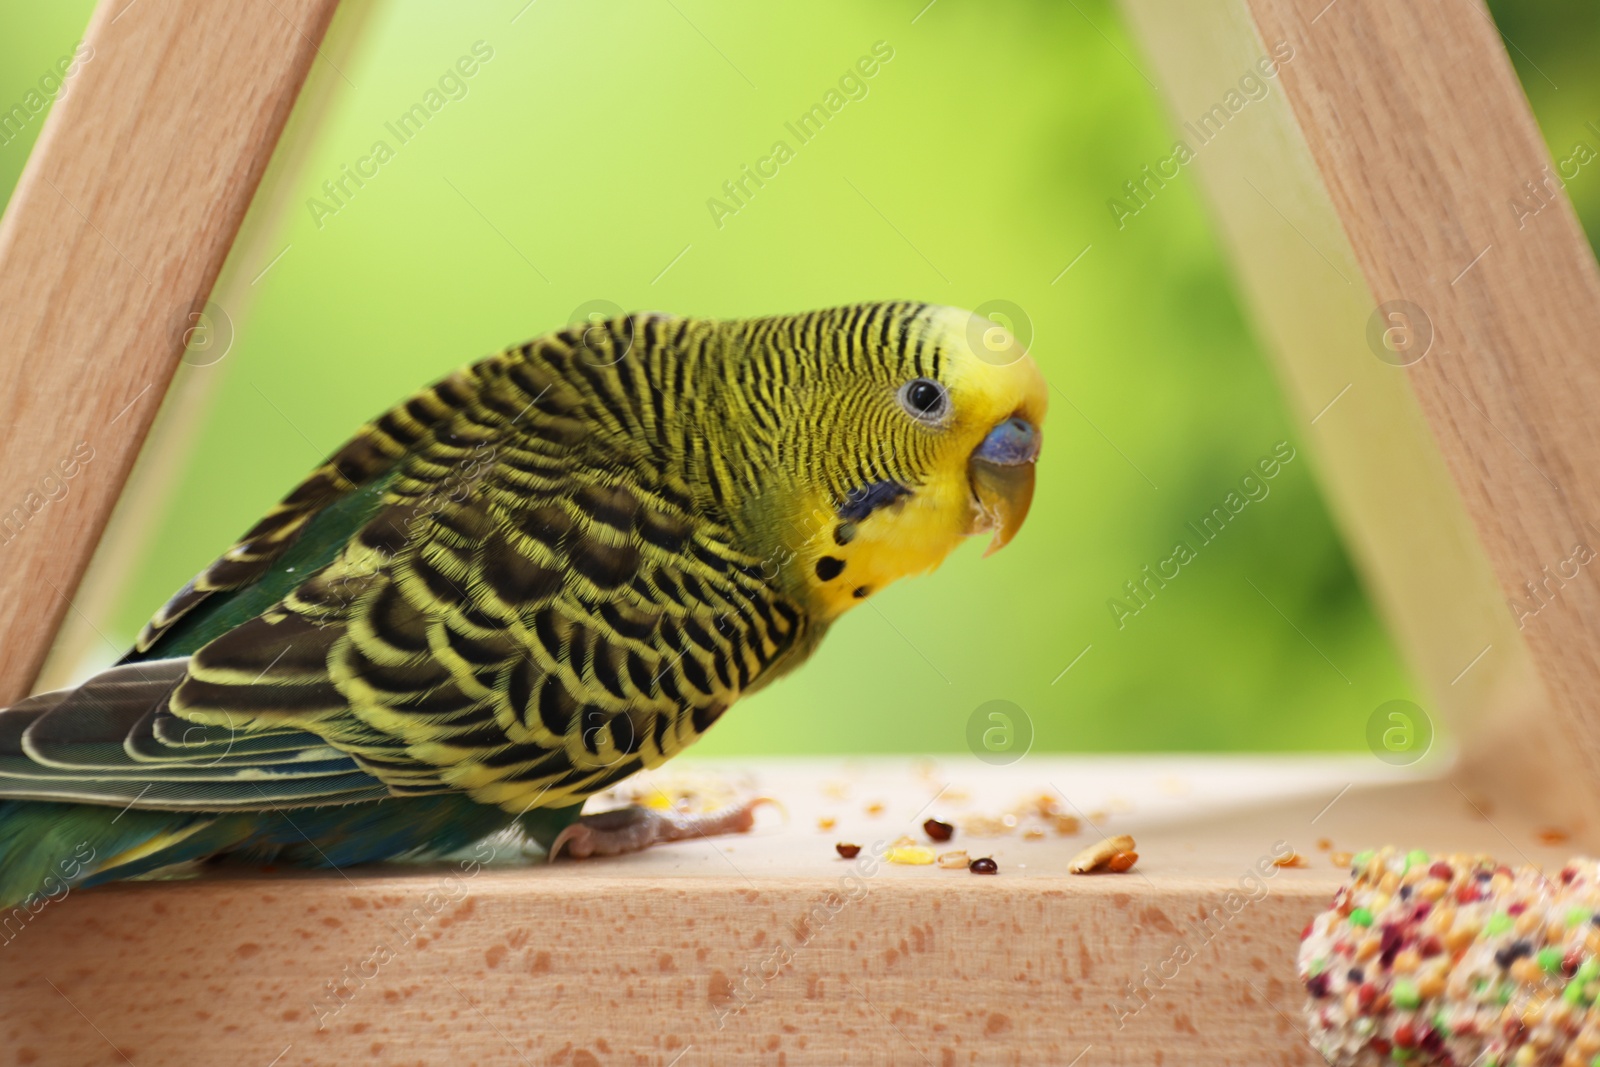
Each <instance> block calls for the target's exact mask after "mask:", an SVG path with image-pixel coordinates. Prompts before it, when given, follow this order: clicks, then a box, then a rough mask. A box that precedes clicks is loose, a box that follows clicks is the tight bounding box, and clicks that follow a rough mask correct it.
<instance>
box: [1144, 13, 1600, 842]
mask: <svg viewBox="0 0 1600 1067" xmlns="http://www.w3.org/2000/svg"><path fill="white" fill-rule="evenodd" d="M1125 6H1126V8H1127V10H1128V11H1129V12H1130V14H1131V16H1132V18H1133V22H1134V24H1135V27H1136V29H1137V31H1138V35H1139V36H1140V38H1141V39H1142V41H1143V42H1144V44H1145V47H1146V50H1147V56H1148V59H1146V60H1144V61H1145V62H1150V63H1151V66H1150V69H1149V73H1150V75H1151V76H1152V78H1153V79H1154V80H1155V81H1156V82H1157V83H1158V84H1161V85H1162V87H1163V89H1164V90H1165V91H1166V93H1167V95H1168V97H1169V99H1170V101H1171V103H1172V107H1173V112H1174V116H1175V118H1176V119H1177V120H1178V122H1177V124H1176V125H1177V126H1178V130H1179V136H1182V137H1185V138H1187V139H1188V140H1190V141H1191V142H1192V143H1191V147H1192V148H1193V149H1194V157H1195V158H1194V160H1193V162H1192V164H1190V166H1191V167H1192V168H1193V170H1194V171H1195V172H1196V174H1197V175H1198V178H1199V180H1200V181H1201V183H1202V185H1203V187H1204V189H1205V192H1206V195H1207V196H1208V198H1209V199H1210V200H1211V202H1212V204H1213V205H1214V207H1215V208H1216V214H1217V217H1218V219H1219V221H1220V225H1221V228H1222V230H1223V234H1224V237H1225V240H1226V242H1227V244H1228V245H1229V246H1230V250H1231V252H1232V254H1233V259H1234V263H1235V265H1236V268H1237V270H1238V273H1239V275H1240V277H1241V280H1242V283H1243V286H1244V289H1245V292H1246V295H1247V297H1248V299H1249V301H1250V303H1251V305H1252V310H1253V311H1254V313H1255V317H1256V320H1257V322H1258V323H1259V325H1260V329H1261V332H1262V334H1263V336H1264V339H1265V340H1266V342H1267V343H1268V347H1269V348H1271V349H1272V350H1273V352H1274V354H1275V355H1276V357H1277V360H1278V363H1279V365H1280V368H1281V370H1282V372H1283V377H1284V380H1285V383H1286V386H1287V389H1288V392H1289V393H1290V396H1291V398H1292V400H1293V401H1294V402H1295V406H1296V407H1297V409H1298V410H1299V412H1300V413H1301V415H1302V417H1303V419H1304V420H1305V421H1304V424H1303V433H1304V437H1305V439H1306V442H1307V445H1308V449H1307V450H1308V452H1309V453H1310V454H1311V456H1312V459H1313V462H1314V464H1316V465H1317V467H1318V468H1319V470H1320V472H1321V473H1322V475H1323V481H1324V484H1325V486H1326V487H1327V489H1328V492H1329V496H1330V498H1331V500H1332V502H1333V504H1334V505H1335V508H1336V511H1337V513H1338V516H1339V518H1340V520H1341V523H1342V525H1343V527H1344V529H1345V531H1346V533H1347V540H1348V541H1349V542H1350V543H1351V545H1352V546H1353V548H1354V550H1355V554H1356V556H1357V558H1358V561H1359V562H1360V563H1361V564H1362V567H1363V569H1364V571H1365V572H1366V574H1367V576H1368V578H1369V579H1370V584H1371V586H1372V588H1373V590H1374V593H1375V595H1376V599H1377V600H1378V602H1379V604H1380V606H1381V607H1382V608H1383V609H1384V611H1385V613H1386V614H1387V616H1388V618H1389V619H1390V621H1391V623H1392V625H1393V627H1394V629H1395V631H1396V633H1397V635H1398V636H1399V638H1400V640H1401V642H1402V644H1403V645H1404V647H1405V651H1406V652H1407V654H1408V657H1409V659H1410V660H1411V662H1412V664H1413V666H1414V667H1415V668H1416V669H1417V671H1418V673H1419V675H1420V676H1421V679H1422V681H1423V682H1424V683H1425V684H1426V686H1427V688H1428V690H1429V691H1430V697H1431V704H1430V707H1431V708H1433V709H1434V710H1435V711H1436V712H1437V713H1439V716H1440V718H1441V719H1442V720H1443V725H1447V726H1449V727H1452V728H1453V731H1454V733H1455V736H1456V737H1457V739H1458V740H1459V741H1460V743H1461V745H1462V748H1463V753H1464V759H1465V760H1466V763H1467V765H1468V766H1469V767H1470V768H1471V772H1472V773H1471V774H1470V776H1469V777H1470V779H1471V781H1472V782H1473V783H1474V787H1475V788H1477V789H1480V790H1482V792H1483V793H1484V794H1485V795H1492V796H1494V797H1496V798H1497V799H1499V800H1502V801H1504V802H1512V801H1516V802H1525V803H1529V804H1533V805H1537V806H1539V807H1540V808H1541V809H1542V810H1544V811H1545V812H1546V813H1547V814H1556V813H1570V812H1587V813H1591V814H1592V813H1594V812H1596V811H1600V807H1597V803H1596V802H1597V801H1600V702H1597V699H1596V694H1600V582H1597V581H1596V577H1595V573H1594V568H1592V567H1590V566H1588V564H1587V563H1586V562H1584V560H1585V559H1587V560H1593V559H1594V558H1595V555H1594V554H1595V553H1597V552H1600V533H1597V531H1596V527H1595V526H1594V525H1591V524H1593V523H1596V522H1600V483H1597V480H1596V477H1595V471H1596V469H1597V466H1600V424H1597V422H1596V420H1595V418H1594V416H1593V412H1594V410H1595V409H1596V407H1597V406H1600V365H1597V364H1596V362H1595V360H1594V358H1593V355H1592V351H1591V349H1592V347H1593V344H1594V339H1595V338H1596V337H1597V336H1600V272H1597V270H1596V265H1595V259H1594V255H1593V253H1592V252H1591V251H1590V248H1589V245H1588V243H1587V242H1586V241H1585V239H1584V236H1583V233H1582V231H1581V230H1580V229H1579V227H1578V224H1577V221H1576V218H1575V216H1574V215H1573V212H1572V210H1571V207H1570V205H1569V204H1568V202H1567V201H1566V199H1565V198H1564V197H1563V196H1560V195H1557V196H1556V197H1555V199H1554V201H1553V202H1551V203H1550V204H1549V206H1547V207H1543V208H1542V209H1540V210H1538V211H1537V212H1529V211H1528V210H1527V209H1526V207H1523V208H1519V207H1518V206H1517V205H1518V204H1527V203H1534V204H1537V201H1533V200H1532V198H1531V197H1530V196H1529V195H1528V192H1527V188H1526V185H1525V183H1527V182H1530V181H1533V182H1539V181H1540V180H1541V179H1542V178H1543V176H1544V174H1545V173H1546V171H1545V168H1547V167H1549V166H1550V165H1551V159H1550V156H1549V154H1548V153H1547V152H1546V150H1545V147H1544V144H1543V142H1542V141H1541V139H1540V137H1539V133H1538V129H1537V127H1536V126H1535V124H1534V120H1533V117H1532V115H1531V113H1530V112H1529V109H1528V105H1527V101H1526V99H1525V98H1524V96H1523V94H1522V90H1521V88H1520V86H1519V85H1518V83H1517V80H1516V76H1515V74H1514V72H1513V70H1512V67H1511V64H1510V62H1509V60H1508V59H1507V56H1506V50H1505V48H1504V46H1503V45H1502V43H1501V40H1500V37H1499V34H1498V32H1497V31H1496V29H1495V27H1494V24H1493V22H1492V21H1491V20H1490V17H1489V15H1488V13H1487V11H1486V10H1485V9H1484V7H1483V5H1482V4H1481V3H1480V2H1478V0H1417V2H1415V3H1405V4H1392V3H1385V2H1383V0H1335V2H1333V3H1329V2H1328V0H1212V2H1207V3H1201V4H1194V3H1189V2H1187V0H1126V5H1125ZM1285 51H1287V52H1289V53H1292V54H1291V55H1290V56H1289V58H1287V59H1286V60H1282V61H1280V62H1278V63H1276V64H1275V67H1276V69H1275V71H1274V72H1273V74H1272V75H1271V76H1269V77H1265V78H1260V76H1259V71H1258V69H1257V68H1256V67H1255V64H1256V63H1257V62H1258V61H1259V60H1260V59H1261V58H1262V57H1272V56H1275V55H1281V54H1282V53H1284V52H1285ZM1246 75H1254V76H1256V77H1257V78H1258V80H1260V81H1261V82H1262V83H1263V84H1265V86H1266V92H1265V94H1264V95H1260V96H1257V95H1256V94H1252V95H1251V97H1245V96H1243V90H1242V89H1241V79H1242V78H1243V77H1244V76H1246ZM1245 88H1248V85H1245ZM1230 91H1231V92H1232V93H1233V96H1232V98H1231V100H1232V103H1237V102H1239V101H1241V100H1243V101H1245V102H1244V104H1243V106H1242V107H1238V108H1237V109H1235V108H1234V107H1233V106H1232V103H1230V98H1229V96H1228V94H1229V93H1230ZM1218 106H1221V107H1223V108H1224V110H1223V111H1222V112H1221V113H1220V118H1221V121H1216V120H1213V123H1212V124H1211V125H1209V126H1199V125H1197V124H1198V123H1199V122H1200V121H1201V119H1202V116H1205V115H1208V114H1211V115H1216V114H1217V113H1216V112H1214V111H1213V110H1212V109H1213V108H1215V107H1218ZM1185 123H1187V124H1188V125H1187V126H1186V125H1184V124H1185ZM1213 127H1220V131H1219V132H1215V133H1214V135H1213V136H1208V137H1207V138H1206V139H1205V140H1204V141H1202V140H1201V139H1200V138H1199V137H1196V136H1195V130H1197V129H1198V130H1199V132H1200V134H1201V135H1203V136H1204V135H1207V134H1211V133H1212V132H1213ZM1180 180H1182V179H1180ZM1139 221H1140V223H1141V224H1143V222H1144V221H1145V220H1142V219H1141V220H1139ZM1395 313H1399V315H1400V318H1398V319H1396V318H1394V317H1393V315H1394V314H1395ZM1390 327H1398V332H1396V333H1394V334H1392V335H1391V340H1393V341H1394V342H1396V343H1398V344H1399V345H1400V346H1401V347H1402V348H1404V349H1405V350H1404V351H1400V352H1397V351H1396V350H1395V349H1394V347H1393V346H1392V345H1391V346H1385V345H1384V344H1383V343H1382V335H1383V331H1384V330H1386V329H1389V328H1390ZM1406 331H1409V334H1408V333H1407V332H1406ZM1408 336H1409V337H1410V338H1411V343H1410V345H1409V347H1407V337H1408ZM1530 583H1532V584H1531V585H1530ZM1596 829H1597V827H1596V825H1595V824H1594V822H1593V820H1592V819H1591V820H1590V821H1589V823H1587V824H1586V825H1584V826H1582V827H1580V830H1581V832H1582V833H1583V834H1584V835H1585V836H1586V838H1587V839H1588V840H1589V841H1590V843H1591V845H1593V844H1594V843H1595V832H1596Z"/></svg>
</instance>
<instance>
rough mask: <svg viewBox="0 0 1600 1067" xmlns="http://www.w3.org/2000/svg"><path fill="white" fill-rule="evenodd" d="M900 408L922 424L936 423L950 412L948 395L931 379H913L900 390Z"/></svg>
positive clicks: (942, 387)
mask: <svg viewBox="0 0 1600 1067" xmlns="http://www.w3.org/2000/svg"><path fill="white" fill-rule="evenodd" d="M900 406H901V407H903V408H905V409H906V411H907V412H909V413H910V415H911V417H912V418H914V419H918V420H920V421H922V422H938V421H939V420H940V419H942V418H944V415H945V412H947V411H949V410H950V394H949V393H947V392H945V388H944V386H942V385H940V384H939V383H938V382H936V381H934V380H933V379H932V378H913V379H912V380H911V381H909V382H907V383H906V384H905V385H903V386H901V388H900Z"/></svg>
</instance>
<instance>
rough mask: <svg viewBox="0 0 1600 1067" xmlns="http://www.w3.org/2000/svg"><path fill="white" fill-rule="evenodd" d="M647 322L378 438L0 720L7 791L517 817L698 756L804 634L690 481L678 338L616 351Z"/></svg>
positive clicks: (404, 417)
mask: <svg viewBox="0 0 1600 1067" xmlns="http://www.w3.org/2000/svg"><path fill="white" fill-rule="evenodd" d="M639 325H640V324H639V323H637V322H636V321H635V320H632V319H627V320H619V322H618V323H615V324H613V325H612V327H611V328H610V330H608V331H606V332H604V333H602V334H601V335H600V336H599V337H598V339H597V338H596V334H595V332H594V331H590V332H588V333H585V334H584V335H583V336H582V337H581V338H580V337H579V336H577V335H576V333H575V332H568V333H563V334H558V335H555V336H553V337H549V338H546V339H543V340H541V341H539V342H534V343H531V344H529V345H525V346H522V347H520V348H518V349H514V350H511V351H508V352H506V353H503V354H501V355H498V356H495V357H491V358H490V359H488V360H485V361H483V362H481V363H479V364H476V365H475V366H473V367H471V368H469V369H468V370H466V371H463V372H460V373H458V374H456V375H453V376H452V377H451V378H449V379H446V380H445V381H444V382H441V383H440V384H438V385H436V386H434V387H432V388H431V389H429V390H426V391H424V392H423V393H421V394H418V396H416V397H413V398H412V399H411V400H410V401H408V402H407V403H406V404H404V405H401V406H400V407H398V408H396V409H394V410H393V411H390V412H388V413H386V414H385V415H384V416H382V417H380V418H379V419H377V420H374V422H372V423H369V424H368V425H367V426H366V427H364V428H363V430H362V432H361V433H360V434H358V435H357V437H356V438H354V439H353V440H352V441H351V442H350V444H348V445H346V446H345V447H344V448H343V449H341V450H340V451H339V452H338V453H336V454H335V455H334V456H333V457H332V458H331V459H330V460H329V461H328V462H327V463H325V464H323V465H322V466H321V467H319V468H318V469H317V470H316V471H314V472H313V473H312V475H311V476H310V477H309V478H308V479H307V480H306V481H305V482H304V483H302V485H301V486H300V487H298V488H297V489H296V490H295V491H294V492H293V493H291V494H290V495H289V496H288V497H287V498H285V500H284V502H283V503H282V504H280V505H279V506H278V507H277V508H275V509H274V511H273V512H271V513H269V514H268V516H267V517H266V518H264V519H263V520H262V521H261V522H260V523H258V524H257V525H256V526H255V527H254V528H253V529H252V530H251V531H250V532H249V533H248V534H246V536H245V537H244V538H243V539H241V541H240V542H239V543H238V544H237V545H235V546H234V547H233V548H231V549H230V550H229V551H228V552H227V553H225V554H224V555H223V556H222V557H221V558H220V559H218V560H217V562H216V563H214V564H213V565H212V566H211V567H210V568H208V569H207V570H206V571H204V572H202V574H201V575H199V576H198V577H197V578H196V579H195V580H194V581H193V582H191V583H190V585H189V586H187V587H185V589H184V590H182V591H180V592H179V593H178V594H177V595H176V596H175V597H174V598H173V600H172V601H171V602H170V603H169V604H168V605H167V606H166V607H164V608H163V609H162V610H161V611H160V612H158V613H157V615H156V616H155V618H154V619H152V621H151V623H150V624H149V625H148V626H147V627H146V629H145V630H144V632H143V633H142V634H141V635H140V638H139V641H138V644H137V646H136V648H135V650H134V652H133V653H131V654H130V656H129V657H128V658H127V660H126V661H125V662H124V664H123V665H121V666H119V667H117V668H113V669H112V670H111V671H108V672H106V673H105V674H104V675H101V676H98V677H97V678H95V679H91V680H90V682H89V683H87V684H86V685H85V686H84V687H82V688H80V689H79V690H75V691H72V692H69V693H66V694H50V695H47V696H46V697H42V698H33V699H34V703H33V704H32V705H27V704H25V705H19V706H18V707H17V708H16V709H13V710H11V711H7V712H5V713H4V714H0V796H6V795H9V796H28V797H37V798H45V797H56V796H61V797H71V798H73V799H76V800H80V801H87V802H92V803H105V804H117V805H119V806H120V805H122V804H131V805H132V806H133V807H135V808H158V809H166V810H174V809H184V808H187V809H189V810H194V809H198V808H204V809H206V810H218V811H220V810H239V809H261V808H263V807H264V806H268V807H299V806H316V805H321V804H329V803H349V802H353V801H360V800H370V799H374V798H376V797H381V796H408V795H420V794H432V793H464V794H466V795H467V796H469V797H470V798H472V800H474V801H476V802H478V803H480V804H484V805H494V806H498V807H500V808H502V809H505V810H508V811H511V812H514V813H520V812H523V811H526V810H528V809H529V808H547V807H558V808H561V807H570V806H572V805H575V804H578V803H581V801H582V799H583V798H584V797H586V796H588V795H591V794H593V793H594V792H597V791H599V790H601V789H604V788H606V787H607V786H608V785H610V784H612V783H613V782H615V781H617V780H619V779H621V778H623V777H625V776H626V775H628V774H630V773H632V772H633V771H635V770H637V769H639V768H640V767H645V766H653V765H655V764H657V763H660V762H661V761H663V760H665V759H666V758H668V757H669V756H671V755H672V754H673V753H674V752H676V751H678V750H679V749H681V748H682V747H683V746H684V745H686V744H688V743H690V742H691V741H693V740H694V739H695V738H696V737H698V735H699V734H700V733H701V732H703V731H704V730H705V729H707V728H708V727H709V726H710V725H711V723H712V722H714V721H716V719H717V717H718V716H719V715H720V714H721V713H722V712H723V711H724V710H725V709H726V708H727V706H728V705H729V704H731V703H732V702H733V700H734V699H736V698H737V697H738V696H739V695H740V694H741V693H742V692H745V691H747V690H749V689H750V688H751V687H753V686H754V685H756V684H759V682H761V681H764V680H765V679H766V678H768V677H770V676H772V675H773V674H774V673H776V672H777V671H779V670H781V669H785V668H787V667H788V666H791V665H792V664H793V662H794V661H795V660H796V659H797V658H798V657H797V653H799V654H803V653H804V652H806V651H809V648H810V647H811V645H812V644H813V643H814V641H815V638H816V636H817V635H816V634H815V633H811V634H808V633H807V620H806V618H805V616H804V614H803V612H802V611H801V609H800V607H799V606H798V605H797V604H796V603H794V602H792V601H791V600H789V599H788V598H786V597H785V596H784V595H782V594H781V593H779V592H777V591H776V590H775V589H774V588H773V587H772V585H771V583H770V581H769V580H768V579H767V578H766V577H764V576H763V574H762V571H761V567H760V561H759V560H757V559H755V558H753V557H751V556H749V555H747V554H745V553H742V552H740V551H738V550H736V549H735V548H734V547H733V542H734V540H735V538H734V535H733V534H732V532H731V528H730V523H729V522H727V521H726V520H725V519H723V518H722V515H721V511H720V507H719V505H718V504H717V502H716V500H715V499H714V496H715V494H712V497H708V496H707V494H706V493H705V492H704V491H696V490H695V489H691V481H692V478H691V477H686V472H687V471H688V468H687V467H686V466H685V462H684V457H685V456H687V457H688V459H689V460H691V461H692V460H693V456H692V451H693V450H692V448H687V447H686V442H684V441H682V440H673V439H672V438H671V437H670V435H671V434H672V433H677V432H680V430H679V428H680V427H681V424H682V423H683V422H684V420H683V419H682V418H681V416H679V417H675V415H674V413H673V412H672V411H670V410H669V409H668V408H666V407H665V406H664V404H663V401H662V398H663V396H664V395H666V393H667V390H666V389H665V387H666V386H668V385H669V384H671V385H674V386H675V387H676V390H675V391H676V392H678V393H680V394H681V393H682V391H683V386H684V384H685V383H684V382H682V381H677V382H673V383H669V382H667V381H665V380H661V379H660V376H661V375H664V374H669V373H671V374H676V375H678V376H679V377H680V378H681V376H682V374H683V373H684V372H683V369H682V366H681V361H679V362H676V363H675V362H674V360H675V359H676V356H677V354H676V353H673V352H671V351H669V350H667V349H665V348H664V347H663V343H664V342H665V341H666V340H668V339H670V338H671V337H672V336H673V335H674V332H676V333H677V334H679V335H681V333H682V331H683V329H684V327H683V325H682V323H681V321H680V320H651V321H648V322H645V323H643V325H644V326H645V327H647V329H646V330H645V331H644V332H645V334H646V343H645V345H644V347H643V348H642V350H636V352H635V355H636V357H637V358H635V359H630V360H620V359H618V358H616V350H617V348H619V347H620V346H622V345H623V344H624V343H625V344H627V345H628V346H630V347H632V346H633V344H634V338H635V332H636V329H637V328H638V326H639ZM681 339H682V338H681V337H679V340H681ZM652 377H654V378H655V380H652ZM117 672H122V673H120V674H119V673H117ZM91 706H92V707H97V708H99V709H100V710H99V711H98V712H97V713H96V714H94V715H89V714H87V713H86V710H85V709H86V708H89V707H91ZM11 735H15V736H14V738H12V739H11V740H8V737H11ZM28 763H31V764H32V766H31V768H30V767H27V766H24V765H25V764H28ZM136 787H137V791H136ZM130 794H131V799H130Z"/></svg>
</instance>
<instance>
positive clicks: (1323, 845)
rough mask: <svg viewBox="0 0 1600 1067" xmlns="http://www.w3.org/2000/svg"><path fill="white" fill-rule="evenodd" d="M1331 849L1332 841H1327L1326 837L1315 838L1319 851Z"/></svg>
mask: <svg viewBox="0 0 1600 1067" xmlns="http://www.w3.org/2000/svg"><path fill="white" fill-rule="evenodd" d="M1332 849H1333V842H1332V841H1329V840H1328V839H1327V838H1326V837H1319V838H1317V851H1319V852H1328V851H1331V850H1332Z"/></svg>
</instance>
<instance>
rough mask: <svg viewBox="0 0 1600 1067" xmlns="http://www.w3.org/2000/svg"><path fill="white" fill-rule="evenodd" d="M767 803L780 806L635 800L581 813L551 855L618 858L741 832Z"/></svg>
mask: <svg viewBox="0 0 1600 1067" xmlns="http://www.w3.org/2000/svg"><path fill="white" fill-rule="evenodd" d="M763 804H771V805H773V806H774V807H779V805H778V802H777V801H776V800H773V799H772V798H771V797H756V798H755V799H754V800H747V801H745V802H743V803H741V804H730V805H729V806H728V807H725V808H719V809H717V810H716V811H708V812H705V813H704V814H700V815H689V814H685V813H683V812H679V811H672V810H665V811H662V810H657V809H655V808H645V807H640V806H639V805H637V804H635V805H632V806H630V807H626V808H616V809H614V810H612V811H601V812H596V813H595V814H593V815H583V816H580V817H579V818H578V821H577V822H575V823H573V824H572V825H571V826H568V827H567V828H566V829H565V830H562V831H561V833H560V834H558V835H557V836H556V839H555V840H554V841H552V842H551V843H550V858H551V859H552V860H554V859H555V858H556V857H557V856H559V855H560V854H561V851H562V849H565V850H566V852H567V855H569V856H571V857H572V858H573V859H580V860H581V859H587V858H588V857H590V856H620V855H622V854H623V853H625V852H639V851H642V850H643V849H647V848H649V847H650V846H651V845H658V844H661V843H663V842H666V841H682V840H684V839H685V838H689V837H712V836H714V835H716V834H742V833H745V832H747V831H748V830H749V829H750V828H751V827H752V826H754V825H755V823H756V816H755V812H756V809H757V808H759V807H760V806H761V805H763Z"/></svg>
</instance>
